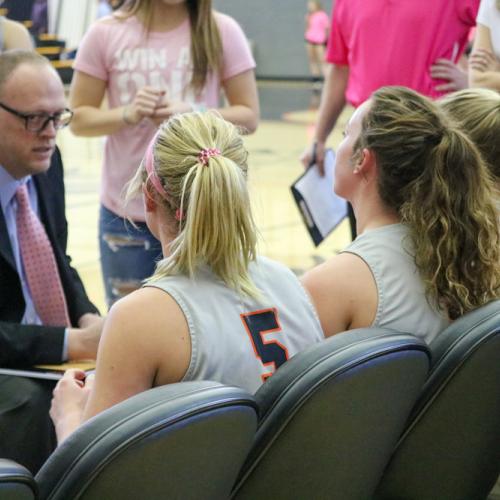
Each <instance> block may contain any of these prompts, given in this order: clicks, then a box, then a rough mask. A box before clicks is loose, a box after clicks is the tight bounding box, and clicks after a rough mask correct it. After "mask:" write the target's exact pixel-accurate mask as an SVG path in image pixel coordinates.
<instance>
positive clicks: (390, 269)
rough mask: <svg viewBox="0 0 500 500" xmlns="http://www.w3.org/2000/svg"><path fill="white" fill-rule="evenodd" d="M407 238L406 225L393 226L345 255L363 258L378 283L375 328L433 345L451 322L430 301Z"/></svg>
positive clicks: (353, 246) (367, 234) (376, 231)
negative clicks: (397, 331) (392, 331)
mask: <svg viewBox="0 0 500 500" xmlns="http://www.w3.org/2000/svg"><path fill="white" fill-rule="evenodd" d="M407 236H408V232H407V229H406V227H405V226H404V225H403V224H391V225H387V226H383V227H379V228H376V229H371V230H369V231H366V232H365V233H363V234H361V235H360V236H358V237H357V238H356V239H355V240H354V241H353V242H352V243H351V244H350V245H349V246H348V247H347V248H346V249H345V250H344V251H345V252H350V253H353V254H355V255H357V256H358V257H361V258H362V259H363V260H364V261H365V262H366V264H367V265H368V267H369V268H370V270H371V272H372V274H373V277H374V279H375V283H376V285H377V291H378V306H377V315H376V317H375V320H374V322H373V324H372V326H380V327H385V328H393V329H395V330H399V331H402V332H408V333H412V334H413V335H416V336H418V337H420V338H422V339H423V340H425V341H426V342H427V343H430V342H431V341H432V340H434V338H435V337H436V335H437V334H438V333H439V332H440V331H442V330H444V328H446V327H447V326H448V325H449V323H450V322H449V320H448V319H447V318H446V317H445V315H444V314H443V313H441V312H439V311H438V310H437V308H436V307H435V306H434V305H433V304H430V303H429V301H428V300H427V297H426V294H425V288H424V284H423V281H422V278H421V277H420V273H419V271H418V269H417V267H416V265H415V260H414V258H413V251H412V245H411V241H410V239H409V237H407Z"/></svg>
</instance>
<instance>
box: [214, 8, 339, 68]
mask: <svg viewBox="0 0 500 500" xmlns="http://www.w3.org/2000/svg"><path fill="white" fill-rule="evenodd" d="M213 3H214V7H215V8H216V9H217V10H219V11H221V12H224V13H226V14H229V15H230V16H232V17H234V18H235V19H236V20H237V21H238V22H239V23H240V24H241V26H242V27H243V29H244V31H245V33H246V35H247V38H249V39H250V40H251V41H252V43H253V52H254V57H255V61H256V62H257V76H258V77H260V78H308V76H309V69H308V65H307V54H306V49H305V44H304V28H305V22H304V16H305V14H306V11H307V0H214V2H213ZM323 7H324V8H325V10H326V11H327V12H328V13H330V8H331V0H323Z"/></svg>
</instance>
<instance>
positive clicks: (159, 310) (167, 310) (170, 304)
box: [109, 287, 184, 332]
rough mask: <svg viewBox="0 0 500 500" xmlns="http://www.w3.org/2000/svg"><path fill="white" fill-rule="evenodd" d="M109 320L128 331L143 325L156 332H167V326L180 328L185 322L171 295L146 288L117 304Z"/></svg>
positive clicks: (111, 311)
mask: <svg viewBox="0 0 500 500" xmlns="http://www.w3.org/2000/svg"><path fill="white" fill-rule="evenodd" d="M109 318H110V319H112V320H113V321H115V322H119V323H120V324H122V325H123V326H124V328H125V329H127V330H129V329H135V328H136V327H137V326H138V325H142V326H143V327H145V328H148V329H149V331H153V332H154V331H156V330H157V329H162V330H165V325H166V324H171V325H173V326H179V323H182V322H183V321H184V314H183V313H182V310H181V308H180V307H179V306H178V304H177V302H176V301H175V300H174V299H173V298H172V297H171V296H170V295H169V294H167V293H165V292H164V291H163V290H160V289H159V288H155V287H144V288H140V289H139V290H136V291H135V292H133V293H131V294H129V295H127V296H126V297H123V298H122V299H121V300H119V301H118V302H116V303H115V304H114V305H113V307H112V308H111V310H110V313H109Z"/></svg>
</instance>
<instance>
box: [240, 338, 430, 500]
mask: <svg viewBox="0 0 500 500" xmlns="http://www.w3.org/2000/svg"><path fill="white" fill-rule="evenodd" d="M429 362H430V361H429V354H428V348H427V346H425V344H424V343H423V342H422V341H420V340H419V339H417V338H416V337H413V336H412V335H406V334H399V333H398V332H394V331H391V330H384V329H380V328H363V329H359V330H352V331H350V332H345V333H342V334H340V335H336V336H334V337H332V338H329V339H327V340H325V341H324V342H321V343H319V344H316V345H314V346H312V347H311V348H309V349H307V350H306V351H304V352H302V353H299V354H297V355H296V356H294V357H293V358H292V359H291V360H290V361H287V362H286V363H285V364H284V365H283V366H281V367H280V369H279V370H278V371H277V372H276V373H275V374H274V375H273V376H272V377H271V378H270V379H269V380H268V381H267V382H266V383H265V384H264V385H263V386H262V388H261V389H259V390H258V391H257V393H256V394H255V397H256V400H257V403H258V404H259V413H260V423H259V428H258V430H257V434H256V440H255V443H254V445H253V447H252V450H251V451H250V454H249V456H248V459H247V461H246V462H245V464H244V466H243V468H242V471H241V473H240V477H239V480H238V482H237V484H236V486H235V488H234V490H233V496H232V498H234V499H238V500H241V499H252V500H255V499H257V498H272V499H295V498H297V499H299V498H300V499H302V498H314V499H315V500H316V499H324V498H338V499H342V500H353V499H368V498H371V495H372V494H373V492H374V490H375V487H376V486H377V483H378V481H379V480H380V476H381V474H382V471H383V470H384V467H385V465H386V464H387V461H388V460H389V458H390V456H391V453H392V450H393V449H394V446H395V444H396V442H397V439H398V437H399V436H400V435H401V432H402V431H403V428H404V424H405V422H406V419H407V417H408V414H409V412H410V410H411V408H412V406H413V405H414V404H415V401H416V399H417V397H418V395H419V394H420V390H421V388H422V385H423V384H424V382H425V380H426V377H427V373H428V368H429Z"/></svg>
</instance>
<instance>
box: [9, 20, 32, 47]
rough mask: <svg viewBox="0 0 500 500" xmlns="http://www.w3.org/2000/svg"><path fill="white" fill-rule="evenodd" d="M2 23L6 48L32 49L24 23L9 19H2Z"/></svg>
mask: <svg viewBox="0 0 500 500" xmlns="http://www.w3.org/2000/svg"><path fill="white" fill-rule="evenodd" d="M3 23H4V31H5V48H6V49H25V50H31V49H33V43H32V42H31V37H30V34H29V32H28V30H27V29H26V27H25V26H24V25H22V24H21V23H19V22H17V21H12V20H11V19H4V20H3Z"/></svg>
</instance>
